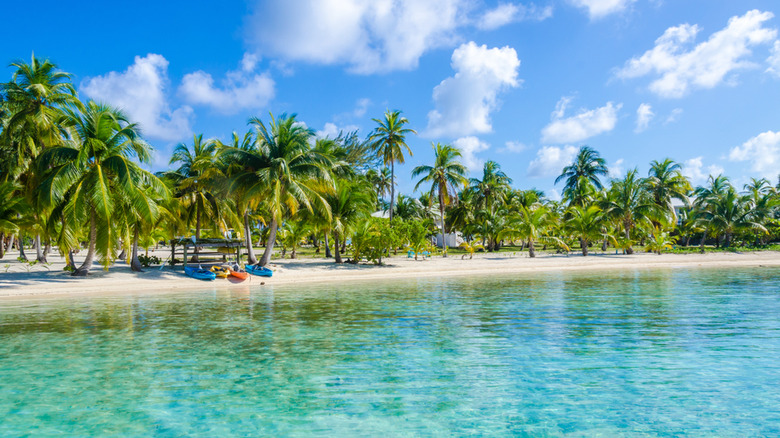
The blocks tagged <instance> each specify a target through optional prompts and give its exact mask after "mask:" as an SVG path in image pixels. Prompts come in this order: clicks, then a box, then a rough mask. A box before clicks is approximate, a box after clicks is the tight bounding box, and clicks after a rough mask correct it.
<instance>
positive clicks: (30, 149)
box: [0, 54, 83, 172]
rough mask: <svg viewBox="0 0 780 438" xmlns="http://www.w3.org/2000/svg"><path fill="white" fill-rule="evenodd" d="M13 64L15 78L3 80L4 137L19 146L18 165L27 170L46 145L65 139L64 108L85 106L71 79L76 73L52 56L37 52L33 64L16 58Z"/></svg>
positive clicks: (6, 141)
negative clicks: (59, 66)
mask: <svg viewBox="0 0 780 438" xmlns="http://www.w3.org/2000/svg"><path fill="white" fill-rule="evenodd" d="M11 67H15V68H16V71H15V72H14V73H13V75H12V77H11V81H10V82H7V83H2V84H0V94H3V95H5V96H6V102H5V107H6V109H7V111H8V113H9V115H8V120H7V121H6V123H5V126H4V129H3V132H2V137H3V140H4V141H3V142H4V143H8V144H13V145H14V146H15V148H16V154H17V160H18V162H17V169H18V171H20V172H23V171H25V170H26V168H27V166H28V165H29V164H30V163H31V162H32V160H33V159H34V158H35V157H37V156H38V155H39V154H40V153H41V151H43V149H44V148H45V147H47V146H52V145H57V144H60V143H62V136H63V134H64V131H63V124H61V123H59V121H60V119H61V118H62V116H63V110H65V109H68V108H70V109H83V106H82V105H81V102H79V100H78V98H77V97H76V89H75V88H74V87H73V84H71V82H70V79H71V77H72V75H71V74H70V73H66V72H63V71H59V70H58V69H57V65H56V64H54V63H52V62H51V61H49V60H48V59H43V60H42V59H40V58H36V57H35V54H33V56H32V60H31V61H30V63H29V64H27V63H25V62H24V61H15V62H13V63H11Z"/></svg>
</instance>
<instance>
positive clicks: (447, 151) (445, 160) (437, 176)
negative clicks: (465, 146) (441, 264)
mask: <svg viewBox="0 0 780 438" xmlns="http://www.w3.org/2000/svg"><path fill="white" fill-rule="evenodd" d="M433 153H434V160H433V161H434V164H433V166H428V165H423V166H417V167H415V168H414V170H412V177H413V178H416V177H418V176H420V175H423V177H422V178H421V179H420V180H419V181H418V182H417V185H415V186H414V190H417V189H418V188H419V187H420V186H421V185H422V184H424V183H430V184H431V194H433V192H434V191H438V194H439V217H440V218H441V221H440V223H441V241H442V245H443V255H444V257H447V241H446V239H445V238H444V233H445V229H446V227H445V216H444V209H445V207H446V206H447V205H449V204H450V202H451V201H452V196H453V195H454V194H455V193H457V188H458V187H462V186H465V185H466V184H467V183H468V179H466V166H464V165H463V164H461V163H460V162H459V161H458V158H459V157H461V153H460V150H459V149H458V148H455V147H453V146H450V145H447V144H445V145H443V144H441V143H436V144H435V145H433Z"/></svg>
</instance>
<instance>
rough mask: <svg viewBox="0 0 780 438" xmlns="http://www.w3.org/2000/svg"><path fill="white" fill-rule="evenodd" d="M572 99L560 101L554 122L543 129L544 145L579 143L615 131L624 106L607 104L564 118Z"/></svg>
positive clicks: (553, 115) (553, 118)
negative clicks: (619, 112)
mask: <svg viewBox="0 0 780 438" xmlns="http://www.w3.org/2000/svg"><path fill="white" fill-rule="evenodd" d="M570 101H571V98H569V97H564V98H561V100H560V101H558V104H557V105H556V107H555V111H554V112H553V113H552V121H551V122H550V124H549V125H547V126H545V127H544V129H542V143H577V142H580V141H582V140H585V139H588V138H591V137H593V136H595V135H598V134H602V133H604V132H609V131H611V130H613V129H615V124H616V123H617V113H618V111H620V108H622V106H623V104H620V103H619V104H614V103H612V102H607V104H606V105H604V106H602V107H599V108H596V109H592V110H587V109H583V110H580V112H579V113H578V114H577V115H574V116H571V117H568V118H564V115H565V111H566V108H567V106H568V104H569V102H570Z"/></svg>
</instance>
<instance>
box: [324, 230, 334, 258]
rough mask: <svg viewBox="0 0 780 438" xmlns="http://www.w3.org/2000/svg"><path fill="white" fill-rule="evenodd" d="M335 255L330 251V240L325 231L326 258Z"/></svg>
mask: <svg viewBox="0 0 780 438" xmlns="http://www.w3.org/2000/svg"><path fill="white" fill-rule="evenodd" d="M331 257H333V253H331V252H330V242H328V233H325V258H326V259H329V258H331Z"/></svg>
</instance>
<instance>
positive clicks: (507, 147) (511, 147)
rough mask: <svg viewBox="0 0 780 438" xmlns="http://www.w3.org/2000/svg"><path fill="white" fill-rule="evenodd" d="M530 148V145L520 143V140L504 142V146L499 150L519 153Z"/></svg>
mask: <svg viewBox="0 0 780 438" xmlns="http://www.w3.org/2000/svg"><path fill="white" fill-rule="evenodd" d="M526 149H528V146H526V145H525V144H523V143H520V142H519V141H508V142H506V143H504V147H503V148H501V149H500V150H499V152H512V153H516V154H519V153H520V152H523V151H525V150H526Z"/></svg>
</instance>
